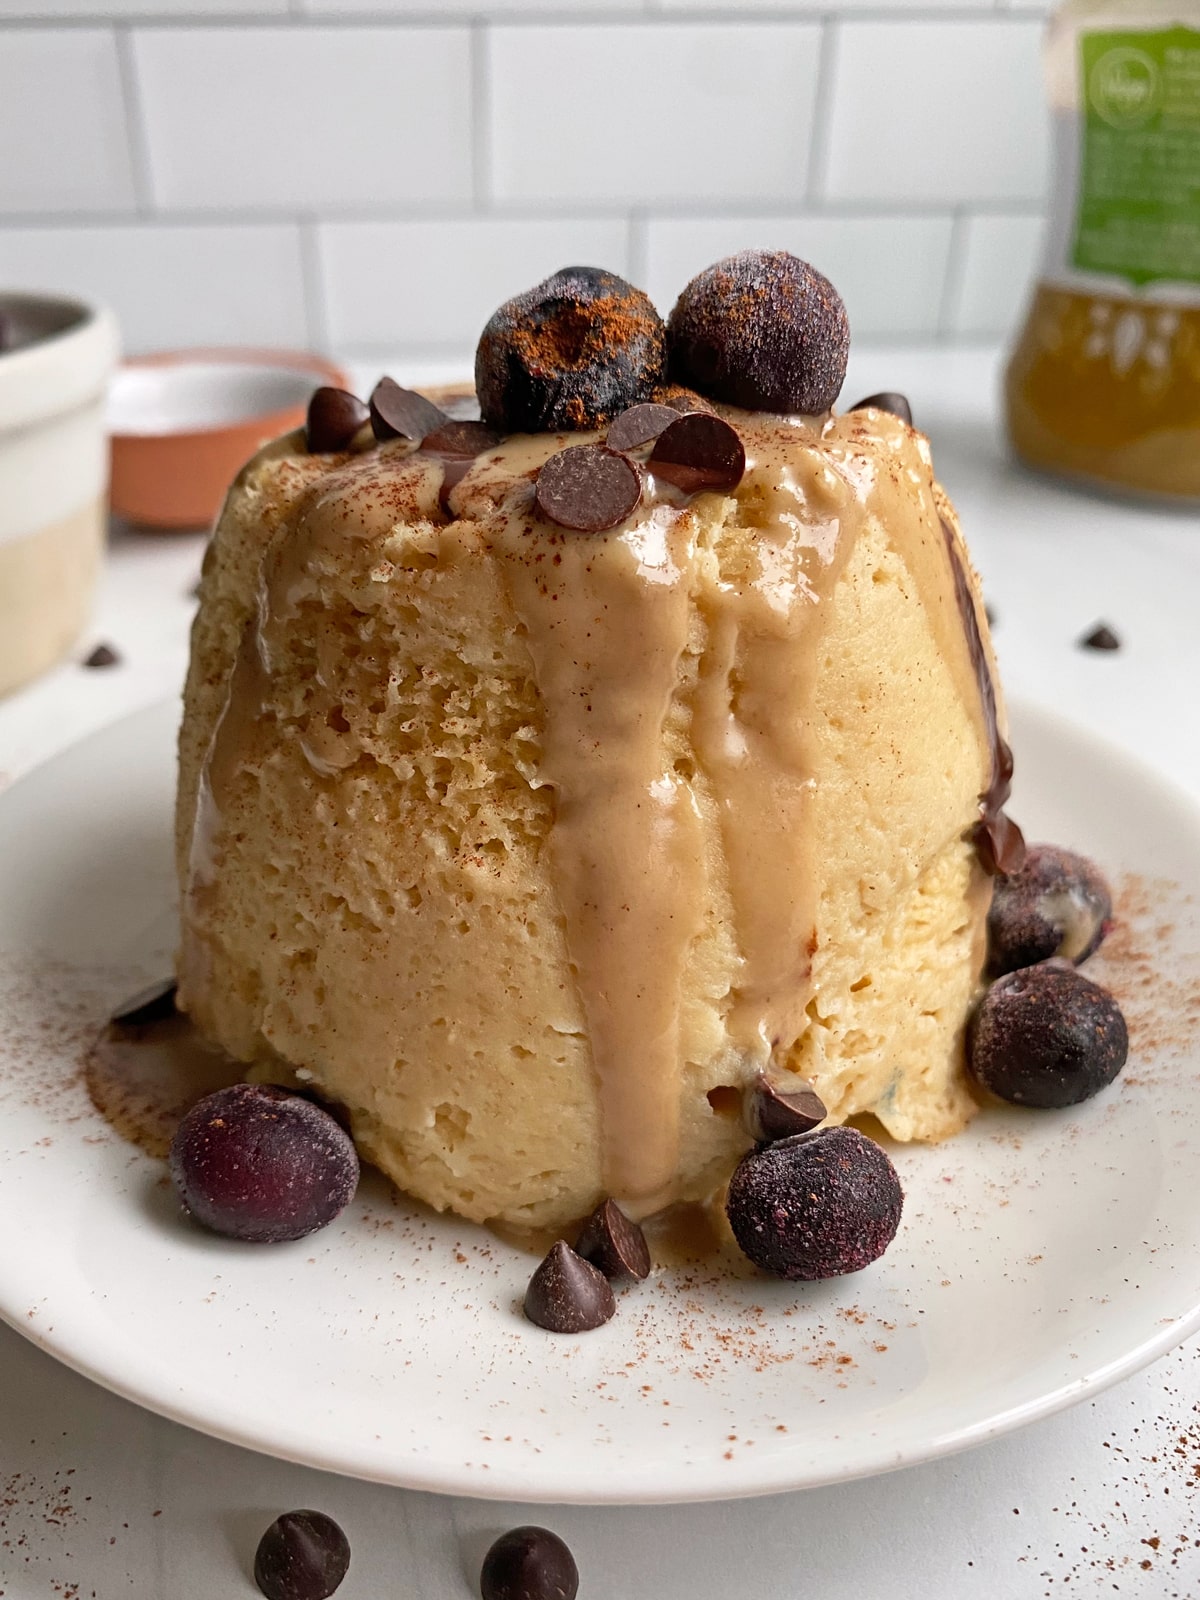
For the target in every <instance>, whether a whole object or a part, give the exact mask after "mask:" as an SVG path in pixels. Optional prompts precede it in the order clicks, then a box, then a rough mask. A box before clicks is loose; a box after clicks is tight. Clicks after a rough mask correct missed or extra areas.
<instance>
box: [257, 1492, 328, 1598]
mask: <svg viewBox="0 0 1200 1600" xmlns="http://www.w3.org/2000/svg"><path fill="white" fill-rule="evenodd" d="M349 1567H350V1543H349V1540H348V1539H347V1538H346V1535H345V1534H344V1533H343V1532H342V1530H341V1529H340V1528H339V1527H338V1525H337V1523H336V1522H335V1521H334V1520H333V1518H332V1517H327V1516H326V1515H325V1513H324V1512H323V1511H285V1512H284V1514H283V1516H281V1517H276V1518H275V1521H274V1522H273V1523H272V1524H271V1526H270V1527H269V1528H268V1529H267V1531H266V1533H264V1534H263V1536H262V1538H261V1539H260V1540H259V1541H258V1549H257V1550H256V1551H255V1554H254V1581H255V1583H257V1585H258V1587H259V1588H260V1589H261V1590H262V1592H263V1594H265V1595H266V1597H267V1600H328V1596H329V1595H331V1594H333V1592H334V1590H335V1589H337V1588H338V1587H339V1585H340V1584H341V1581H342V1579H343V1578H344V1577H345V1576H346V1573H347V1571H348V1570H349Z"/></svg>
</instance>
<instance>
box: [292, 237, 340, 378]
mask: <svg viewBox="0 0 1200 1600" xmlns="http://www.w3.org/2000/svg"><path fill="white" fill-rule="evenodd" d="M319 222H320V218H319V217H317V216H315V215H314V214H313V213H312V212H307V213H305V214H304V215H303V216H301V217H300V218H298V220H297V223H296V227H297V230H298V233H299V242H300V284H301V288H302V290H303V293H304V321H305V324H306V326H307V328H308V342H309V345H310V347H311V348H312V349H314V350H319V351H322V352H324V353H325V354H328V352H329V351H330V350H331V349H332V341H331V340H330V337H329V297H328V295H327V294H326V293H325V271H324V266H323V264H322V261H321V242H320V238H319V237H318V234H317V227H318V224H319Z"/></svg>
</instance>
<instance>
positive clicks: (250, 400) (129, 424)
mask: <svg viewBox="0 0 1200 1600" xmlns="http://www.w3.org/2000/svg"><path fill="white" fill-rule="evenodd" d="M323 383H328V384H333V385H335V386H336V387H338V388H345V386H346V375H345V373H344V372H343V371H342V370H341V368H340V367H336V366H334V365H333V364H332V363H331V362H329V361H325V360H323V359H322V358H321V357H320V356H316V355H309V354H307V353H305V352H302V351H292V350H247V349H230V350H221V349H214V350H169V351H164V352H162V353H161V354H159V355H153V356H143V357H140V358H139V359H137V360H134V361H128V362H126V363H125V364H124V365H123V366H122V367H121V369H120V370H119V372H118V373H117V374H116V376H115V377H114V379H113V381H112V385H111V387H110V390H109V399H108V418H109V430H110V433H111V436H112V486H111V490H110V498H111V502H112V508H113V510H114V511H115V512H116V513H117V514H118V515H119V516H122V517H125V518H126V519H127V520H128V521H130V522H134V523H138V524H140V525H141V526H142V527H146V528H203V527H206V526H208V524H209V523H211V522H212V520H213V518H214V517H215V516H216V514H217V512H218V511H219V510H220V508H221V502H222V500H223V499H224V496H225V491H226V490H227V489H228V487H229V485H230V482H231V481H232V479H233V477H234V476H235V474H236V473H237V471H238V469H239V468H240V467H242V466H243V465H244V463H245V462H246V461H248V460H249V458H250V457H251V456H252V455H253V454H254V452H255V451H256V450H257V449H258V448H259V446H260V445H262V444H264V443H265V442H266V441H267V440H268V439H272V438H274V437H275V436H276V435H277V434H280V433H287V432H288V431H289V430H291V429H292V428H298V427H299V426H300V425H301V423H302V422H303V421H304V414H305V410H306V408H307V406H308V398H309V395H310V394H311V393H312V391H313V390H314V389H315V388H317V387H318V386H319V385H320V384H323Z"/></svg>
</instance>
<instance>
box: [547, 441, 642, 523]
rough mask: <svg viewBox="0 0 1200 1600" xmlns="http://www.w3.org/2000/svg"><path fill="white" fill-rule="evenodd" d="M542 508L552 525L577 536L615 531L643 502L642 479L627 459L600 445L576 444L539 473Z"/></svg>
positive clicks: (548, 462) (555, 456)
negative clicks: (577, 534) (639, 502)
mask: <svg viewBox="0 0 1200 1600" xmlns="http://www.w3.org/2000/svg"><path fill="white" fill-rule="evenodd" d="M535 493H536V496H537V503H538V507H539V509H540V510H541V512H542V513H543V515H544V516H547V517H549V518H550V520H551V522H557V523H558V525H559V526H560V527H562V528H573V529H574V530H575V531H576V532H577V533H603V532H604V530H605V529H606V528H615V527H616V525H617V523H618V522H624V520H625V518H626V517H627V516H629V514H630V512H631V511H633V510H635V509H636V507H637V504H638V501H639V500H640V499H641V498H642V479H641V474H640V473H639V472H638V470H637V468H636V467H635V466H633V465H632V464H631V463H630V462H629V461H627V460H626V459H625V457H624V456H622V455H618V454H617V453H616V452H615V451H614V450H609V449H608V448H607V447H606V446H604V445H602V444H573V445H569V446H568V447H567V449H565V450H560V451H559V452H558V454H557V455H554V456H551V457H550V459H549V461H547V462H546V464H545V466H544V467H543V468H542V470H541V471H540V472H539V473H538V480H537V489H536V491H535Z"/></svg>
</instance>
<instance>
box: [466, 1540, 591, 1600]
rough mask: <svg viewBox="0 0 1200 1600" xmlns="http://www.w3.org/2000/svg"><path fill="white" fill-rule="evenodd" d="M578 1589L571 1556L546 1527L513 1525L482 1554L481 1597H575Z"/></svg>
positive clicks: (550, 1599)
mask: <svg viewBox="0 0 1200 1600" xmlns="http://www.w3.org/2000/svg"><path fill="white" fill-rule="evenodd" d="M578 1592H579V1569H578V1567H577V1566H576V1565H575V1557H574V1556H573V1555H572V1554H571V1552H570V1551H569V1550H568V1549H567V1547H566V1545H565V1544H564V1543H563V1541H562V1540H561V1539H560V1538H559V1537H558V1535H557V1534H556V1533H551V1532H550V1530H549V1528H535V1527H524V1528H513V1529H511V1530H510V1531H509V1532H508V1533H502V1534H501V1535H500V1537H499V1538H498V1539H497V1540H496V1542H495V1544H493V1545H492V1547H491V1549H490V1550H489V1551H488V1553H487V1555H486V1556H484V1558H483V1570H482V1571H481V1572H480V1574H479V1593H480V1595H481V1596H482V1600H575V1596H576V1594H578Z"/></svg>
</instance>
